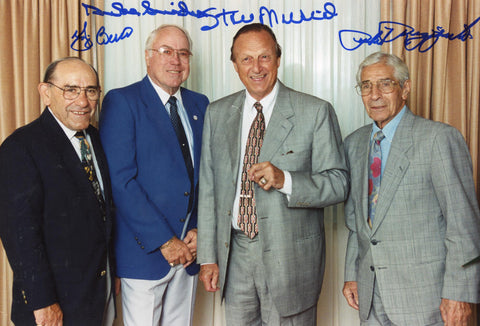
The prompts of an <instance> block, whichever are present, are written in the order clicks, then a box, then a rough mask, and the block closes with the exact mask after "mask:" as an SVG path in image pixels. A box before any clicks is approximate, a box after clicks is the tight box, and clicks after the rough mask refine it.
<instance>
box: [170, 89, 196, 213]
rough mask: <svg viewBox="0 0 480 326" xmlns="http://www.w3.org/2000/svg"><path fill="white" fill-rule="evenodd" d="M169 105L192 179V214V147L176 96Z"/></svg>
mask: <svg viewBox="0 0 480 326" xmlns="http://www.w3.org/2000/svg"><path fill="white" fill-rule="evenodd" d="M168 104H170V120H171V121H172V125H173V129H175V133H176V134H177V139H178V143H179V145H180V149H181V150H182V155H183V160H184V161H185V166H186V168H187V172H188V177H189V179H190V197H189V202H188V211H189V212H190V211H191V209H192V204H193V187H194V182H193V164H192V157H191V155H190V146H189V144H188V140H187V136H186V135H185V129H183V124H182V120H180V116H179V115H178V108H177V99H176V97H175V96H170V98H169V99H168Z"/></svg>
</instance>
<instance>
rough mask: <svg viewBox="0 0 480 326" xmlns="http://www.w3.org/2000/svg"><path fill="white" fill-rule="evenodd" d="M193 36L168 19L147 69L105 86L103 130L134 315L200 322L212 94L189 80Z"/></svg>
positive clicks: (143, 320) (120, 257) (121, 270)
mask: <svg viewBox="0 0 480 326" xmlns="http://www.w3.org/2000/svg"><path fill="white" fill-rule="evenodd" d="M190 51H191V41H190V38H189V37H188V34H187V33H186V31H184V30H183V29H181V28H180V27H178V26H174V25H164V26H161V27H159V28H157V29H155V30H154V31H152V33H151V34H150V36H149V37H148V39H147V41H146V49H145V61H146V66H147V76H146V77H145V78H144V79H143V80H141V81H139V82H137V83H134V84H132V85H129V86H127V87H124V88H120V89H114V90H112V91H110V92H108V94H107V95H106V96H105V99H104V101H103V109H102V112H101V116H100V136H101V139H102V143H103V146H104V148H105V153H106V156H107V160H108V165H109V168H110V171H111V177H112V190H113V198H114V202H115V203H116V207H117V211H116V219H115V221H116V228H115V252H116V255H117V276H118V277H120V278H121V289H122V302H123V305H122V307H123V319H124V323H125V325H142V326H144V325H155V326H157V325H191V323H192V316H193V305H194V301H195V290H196V282H197V277H196V274H197V272H198V270H199V267H198V265H197V264H196V263H195V259H196V250H197V230H196V227H197V208H196V207H197V193H198V166H199V163H200V149H201V136H202V127H203V118H204V113H205V110H206V107H207V105H208V99H207V97H206V96H204V95H202V94H198V93H195V92H193V91H190V90H188V89H185V88H182V87H180V85H181V84H182V83H183V82H184V81H185V80H186V79H187V77H188V75H189V72H190V65H189V60H190V56H191V55H192V53H191V52H190Z"/></svg>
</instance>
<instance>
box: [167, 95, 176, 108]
mask: <svg viewBox="0 0 480 326" xmlns="http://www.w3.org/2000/svg"><path fill="white" fill-rule="evenodd" d="M168 104H170V105H172V106H177V98H176V97H175V96H170V98H169V99H168Z"/></svg>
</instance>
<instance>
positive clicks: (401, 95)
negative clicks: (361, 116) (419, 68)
mask: <svg viewBox="0 0 480 326" xmlns="http://www.w3.org/2000/svg"><path fill="white" fill-rule="evenodd" d="M381 79H390V80H394V81H398V80H396V79H395V76H394V69H393V67H392V66H389V65H387V64H385V63H376V64H373V65H370V66H366V67H365V68H363V70H362V75H361V81H362V82H365V81H367V80H369V81H370V82H371V83H372V84H373V85H374V87H373V89H372V92H371V93H370V94H369V95H366V96H362V101H363V104H364V105H365V110H366V111H367V114H368V116H369V117H370V118H371V119H373V120H374V121H375V123H376V124H377V126H378V127H379V128H383V127H385V126H386V125H387V123H389V122H390V121H391V120H392V119H393V118H394V117H395V116H396V115H397V114H398V113H399V112H400V111H401V110H402V108H403V106H404V105H405V101H406V100H407V96H408V93H410V80H406V81H405V83H404V84H403V88H402V87H400V85H399V84H396V85H395V88H394V90H393V92H391V93H388V94H384V93H382V92H380V91H379V90H378V88H377V87H376V86H375V85H376V82H377V81H378V80H381Z"/></svg>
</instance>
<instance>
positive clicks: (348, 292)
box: [343, 281, 358, 310]
mask: <svg viewBox="0 0 480 326" xmlns="http://www.w3.org/2000/svg"><path fill="white" fill-rule="evenodd" d="M343 296H344V297H345V299H347V302H348V305H349V306H350V307H352V308H354V309H356V310H358V287H357V282H354V281H349V282H345V284H344V285H343Z"/></svg>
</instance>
